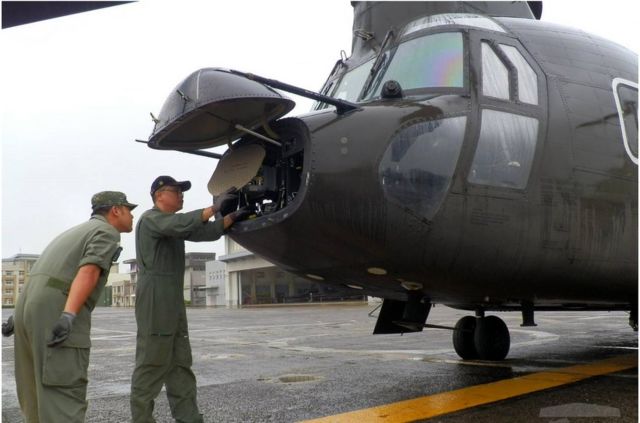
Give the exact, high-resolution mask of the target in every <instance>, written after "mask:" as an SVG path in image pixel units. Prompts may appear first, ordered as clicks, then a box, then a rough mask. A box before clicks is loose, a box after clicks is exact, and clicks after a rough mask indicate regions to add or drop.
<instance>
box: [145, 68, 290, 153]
mask: <svg viewBox="0 0 640 423" xmlns="http://www.w3.org/2000/svg"><path fill="white" fill-rule="evenodd" d="M294 106H295V102H294V101H293V100H290V99H289V98H286V97H284V96H283V95H281V94H280V93H278V92H277V91H275V90H274V89H272V88H270V87H268V86H266V85H264V84H262V83H260V82H256V81H252V80H250V79H248V78H246V77H244V76H242V75H239V74H236V73H231V72H230V71H229V70H226V69H221V68H204V69H200V70H198V71H196V72H193V73H192V74H191V75H189V76H188V77H187V78H186V79H185V80H184V81H182V82H181V83H179V84H178V85H177V86H176V88H175V89H174V90H173V91H172V92H171V93H170V94H169V96H168V97H167V100H166V101H165V103H164V105H163V106H162V109H161V110H160V114H159V116H158V117H157V119H154V120H155V122H156V124H155V127H154V128H153V132H152V133H151V137H150V138H149V147H151V148H155V149H162V150H193V149H201V148H210V147H216V146H219V145H224V144H227V143H230V142H232V141H234V140H236V139H238V138H240V137H241V136H242V135H243V134H244V133H245V132H246V131H245V130H254V129H256V128H258V127H260V126H264V125H266V124H268V123H269V122H271V121H273V120H276V119H278V118H279V117H281V116H284V115H285V114H287V113H288V112H289V111H291V110H292V109H293V108H294Z"/></svg>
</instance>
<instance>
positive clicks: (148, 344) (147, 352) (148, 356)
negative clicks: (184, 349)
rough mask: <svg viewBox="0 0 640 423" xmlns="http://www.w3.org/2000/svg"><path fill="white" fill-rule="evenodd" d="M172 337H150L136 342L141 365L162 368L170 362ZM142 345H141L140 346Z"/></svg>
mask: <svg viewBox="0 0 640 423" xmlns="http://www.w3.org/2000/svg"><path fill="white" fill-rule="evenodd" d="M174 339H175V338H174V337H173V336H170V335H168V336H162V335H160V336H158V335H151V336H147V337H145V338H144V339H141V340H139V341H138V348H139V350H140V351H141V356H142V357H141V358H142V364H147V365H151V366H163V365H165V364H167V363H168V362H169V361H170V360H171V355H172V351H173V340H174ZM141 344H142V345H141Z"/></svg>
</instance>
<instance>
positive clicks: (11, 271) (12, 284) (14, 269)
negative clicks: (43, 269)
mask: <svg viewBox="0 0 640 423" xmlns="http://www.w3.org/2000/svg"><path fill="white" fill-rule="evenodd" d="M39 257H40V255H38V254H16V255H15V256H13V257H9V258H3V259H2V306H3V307H5V306H6V307H13V306H15V304H16V302H17V301H18V297H19V296H20V294H21V293H22V290H23V289H24V285H25V284H26V283H27V282H28V281H29V275H30V273H31V268H32V267H33V264H34V263H35V262H36V260H38V258H39Z"/></svg>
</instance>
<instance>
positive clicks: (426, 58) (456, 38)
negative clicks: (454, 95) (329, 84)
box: [333, 32, 464, 102]
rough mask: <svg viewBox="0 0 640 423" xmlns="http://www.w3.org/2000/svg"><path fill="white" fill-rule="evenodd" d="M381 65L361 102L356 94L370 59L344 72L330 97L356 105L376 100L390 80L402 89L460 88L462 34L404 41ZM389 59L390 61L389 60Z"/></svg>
mask: <svg viewBox="0 0 640 423" xmlns="http://www.w3.org/2000/svg"><path fill="white" fill-rule="evenodd" d="M384 54H385V58H384V64H383V66H382V68H381V69H380V71H379V74H378V75H376V76H375V79H374V82H373V86H372V88H371V89H370V90H369V94H368V95H366V97H365V98H364V99H360V98H359V95H360V92H361V91H362V88H363V85H364V83H365V82H366V80H367V77H368V76H369V72H370V70H371V66H373V63H374V60H375V59H371V60H369V61H368V62H365V63H364V64H362V65H360V66H358V67H357V68H354V69H352V70H350V71H349V72H347V73H345V74H344V76H343V77H342V79H341V80H340V83H339V84H338V86H337V88H336V90H335V92H334V93H333V97H335V98H339V99H342V100H347V101H352V102H358V101H362V100H371V99H373V98H376V97H380V91H381V90H382V86H383V85H384V83H385V82H386V81H388V80H391V79H394V80H396V81H398V82H399V83H400V86H401V87H402V89H403V90H405V91H406V90H412V89H416V88H441V87H456V88H462V87H464V80H463V76H464V71H463V69H464V54H463V42H462V34H461V33H459V32H445V33H440V34H432V35H428V36H425V37H421V38H416V39H413V40H409V41H406V42H405V43H403V44H401V45H400V46H398V47H397V48H396V49H395V51H387V52H385V53H384ZM389 56H391V60H389Z"/></svg>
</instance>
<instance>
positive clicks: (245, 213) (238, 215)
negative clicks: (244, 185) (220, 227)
mask: <svg viewBox="0 0 640 423" xmlns="http://www.w3.org/2000/svg"><path fill="white" fill-rule="evenodd" d="M254 213H255V210H253V208H251V207H243V208H241V209H240V210H236V211H234V212H231V213H229V217H231V220H232V221H233V222H234V223H235V222H239V221H241V220H245V219H246V218H248V217H249V216H251V215H252V214H254Z"/></svg>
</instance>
